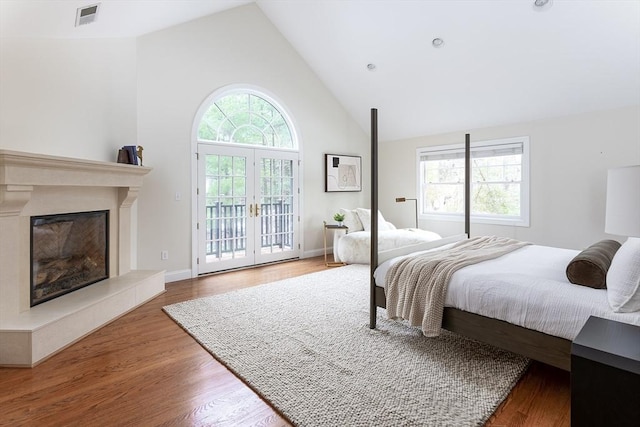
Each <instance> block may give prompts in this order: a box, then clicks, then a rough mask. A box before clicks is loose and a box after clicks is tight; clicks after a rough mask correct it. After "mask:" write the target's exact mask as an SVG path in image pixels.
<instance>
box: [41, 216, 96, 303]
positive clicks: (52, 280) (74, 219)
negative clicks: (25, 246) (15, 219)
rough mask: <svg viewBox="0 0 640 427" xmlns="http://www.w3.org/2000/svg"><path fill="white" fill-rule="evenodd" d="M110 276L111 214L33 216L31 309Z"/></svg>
mask: <svg viewBox="0 0 640 427" xmlns="http://www.w3.org/2000/svg"><path fill="white" fill-rule="evenodd" d="M108 277H109V211H107V210H105V211H92V212H75V213H65V214H56V215H42V216H32V217H31V307H33V306H35V305H38V304H41V303H43V302H45V301H49V300H51V299H53V298H57V297H59V296H62V295H65V294H68V293H69V292H73V291H75V290H77V289H80V288H83V287H85V286H88V285H91V284H93V283H96V282H99V281H101V280H104V279H107V278H108Z"/></svg>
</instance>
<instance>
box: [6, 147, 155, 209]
mask: <svg viewBox="0 0 640 427" xmlns="http://www.w3.org/2000/svg"><path fill="white" fill-rule="evenodd" d="M149 172H151V168H147V167H143V166H134V165H125V164H122V163H110V162H98V161H95V160H81V159H72V158H68V157H57V156H47V155H43V154H32V153H23V152H19V151H9V150H0V216H7V215H19V214H20V212H21V211H22V208H23V207H24V205H25V204H26V203H28V202H29V199H30V197H31V193H32V192H33V189H34V187H37V186H41V187H55V186H79V187H115V188H121V189H123V190H126V193H127V194H126V195H125V197H123V199H124V200H128V204H129V205H131V203H133V201H134V200H135V197H137V191H138V189H139V188H140V187H141V186H142V178H143V177H144V176H145V175H146V174H148V173H149ZM131 191H133V192H134V193H135V195H134V198H133V200H131V197H130V196H129V195H128V193H129V192H131Z"/></svg>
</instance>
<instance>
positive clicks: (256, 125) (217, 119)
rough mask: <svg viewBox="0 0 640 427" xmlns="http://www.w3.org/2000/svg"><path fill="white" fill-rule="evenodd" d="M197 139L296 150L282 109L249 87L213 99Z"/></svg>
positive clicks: (202, 121)
mask: <svg viewBox="0 0 640 427" xmlns="http://www.w3.org/2000/svg"><path fill="white" fill-rule="evenodd" d="M198 140H199V141H205V142H206V141H208V142H230V143H234V144H246V145H261V146H264V147H273V148H284V149H297V147H296V143H295V140H294V138H293V134H292V132H291V129H290V126H289V123H288V120H287V118H286V116H285V115H284V114H283V112H281V111H280V110H279V109H278V108H277V107H276V104H275V102H273V101H271V100H269V99H268V98H267V97H266V95H265V94H262V93H258V92H256V91H254V90H249V89H237V90H233V91H230V92H229V93H226V94H225V95H223V96H222V97H219V98H218V99H216V100H215V101H214V102H213V103H212V104H211V105H210V106H209V108H208V109H207V110H206V111H205V113H204V115H203V116H202V120H201V121H200V124H199V126H198Z"/></svg>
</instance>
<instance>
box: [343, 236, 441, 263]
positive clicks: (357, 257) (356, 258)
mask: <svg viewBox="0 0 640 427" xmlns="http://www.w3.org/2000/svg"><path fill="white" fill-rule="evenodd" d="M440 238H441V237H440V235H439V234H437V233H434V232H432V231H427V230H421V229H418V228H399V229H393V230H385V231H379V232H378V250H380V251H384V250H387V249H392V248H397V247H400V246H407V245H413V244H416V243H422V242H431V241H433V240H438V239H440ZM370 241H371V233H370V232H368V231H356V232H353V233H348V234H343V235H339V234H337V233H336V235H335V238H334V244H333V255H334V259H335V260H336V261H337V262H346V263H347V264H369V260H370V259H371V244H370Z"/></svg>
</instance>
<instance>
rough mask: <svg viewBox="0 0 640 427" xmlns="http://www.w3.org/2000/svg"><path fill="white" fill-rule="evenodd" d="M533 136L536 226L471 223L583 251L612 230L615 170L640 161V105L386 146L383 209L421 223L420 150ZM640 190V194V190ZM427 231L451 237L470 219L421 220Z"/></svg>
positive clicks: (474, 230)
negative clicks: (607, 221)
mask: <svg viewBox="0 0 640 427" xmlns="http://www.w3.org/2000/svg"><path fill="white" fill-rule="evenodd" d="M465 133H469V134H470V135H471V141H481V140H487V139H498V138H507V137H512V136H522V135H527V136H529V137H530V151H531V198H530V200H531V224H530V227H512V226H497V225H485V224H473V222H472V224H471V234H472V235H476V236H477V235H484V234H495V235H501V236H507V237H513V238H516V239H520V240H526V241H531V242H534V243H537V244H542V245H549V246H559V247H565V248H573V249H582V248H584V247H586V246H589V245H590V244H592V243H595V242H596V241H598V240H600V239H605V238H615V239H618V240H621V241H622V239H623V238H621V237H620V236H611V235H607V234H605V233H604V210H605V197H606V194H605V193H606V181H607V169H608V168H611V167H618V166H627V165H632V164H636V165H637V164H640V107H638V106H635V107H629V108H622V109H616V110H610V111H601V112H595V113H589V114H581V115H576V116H569V117H560V118H555V119H551V120H542V121H535V122H529V123H520V124H514V125H511V126H500V127H493V128H486V129H472V130H462V131H460V132H456V133H448V134H443V135H434V136H427V137H422V138H415V139H410V140H403V141H394V142H388V143H383V144H380V145H381V146H380V148H379V153H380V159H384V161H381V162H380V165H379V169H380V177H379V186H380V191H379V195H380V203H379V206H380V209H381V210H382V212H383V214H384V215H385V217H386V218H387V219H388V220H390V221H391V222H394V223H396V224H397V225H399V226H404V227H408V226H411V225H412V223H413V215H414V213H413V212H414V211H413V205H409V204H397V203H395V198H396V197H399V196H406V197H415V195H416V194H417V191H416V183H417V182H416V181H417V178H416V149H417V148H419V147H425V146H431V145H441V144H454V143H462V142H464V134H465ZM639 191H640V189H639ZM420 226H421V228H424V229H430V230H433V231H436V232H438V233H441V234H442V235H451V234H456V233H462V232H463V231H464V225H463V223H462V222H447V221H430V220H426V219H421V220H420Z"/></svg>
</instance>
